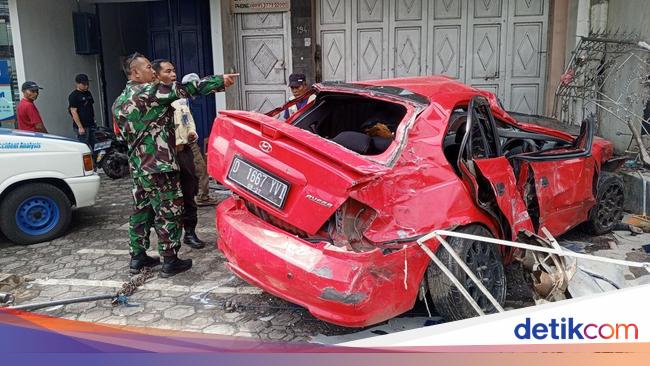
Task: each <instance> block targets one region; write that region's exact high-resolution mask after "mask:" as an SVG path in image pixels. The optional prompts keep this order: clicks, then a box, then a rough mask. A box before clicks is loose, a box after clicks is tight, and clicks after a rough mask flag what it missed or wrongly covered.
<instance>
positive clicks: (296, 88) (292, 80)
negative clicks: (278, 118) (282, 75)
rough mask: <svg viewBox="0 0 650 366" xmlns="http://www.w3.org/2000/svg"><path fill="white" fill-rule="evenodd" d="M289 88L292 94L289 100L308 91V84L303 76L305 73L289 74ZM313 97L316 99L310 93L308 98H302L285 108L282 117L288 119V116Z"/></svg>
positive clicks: (311, 100)
mask: <svg viewBox="0 0 650 366" xmlns="http://www.w3.org/2000/svg"><path fill="white" fill-rule="evenodd" d="M289 89H291V94H293V96H292V97H291V98H289V100H294V99H296V98H300V97H302V96H303V95H305V93H307V92H308V91H309V86H307V78H306V77H305V74H291V75H289ZM314 99H316V95H315V94H312V95H310V96H309V98H307V99H303V100H301V101H299V102H298V103H296V104H294V105H292V106H291V107H289V108H287V109H286V110H285V111H284V119H289V117H291V116H292V115H293V114H295V113H296V112H298V111H299V110H301V109H302V108H303V107H304V106H305V105H307V104H309V103H311V102H313V101H314Z"/></svg>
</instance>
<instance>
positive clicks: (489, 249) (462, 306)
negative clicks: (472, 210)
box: [427, 225, 506, 321]
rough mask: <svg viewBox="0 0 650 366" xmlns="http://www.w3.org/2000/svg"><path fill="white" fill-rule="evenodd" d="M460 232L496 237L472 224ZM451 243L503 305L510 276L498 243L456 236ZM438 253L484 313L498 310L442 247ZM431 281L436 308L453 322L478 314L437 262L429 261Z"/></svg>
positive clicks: (428, 271)
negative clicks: (506, 273)
mask: <svg viewBox="0 0 650 366" xmlns="http://www.w3.org/2000/svg"><path fill="white" fill-rule="evenodd" d="M458 231H459V232H462V233H466V234H472V235H479V236H486V237H492V235H491V234H490V232H489V231H488V230H487V229H486V228H484V227H483V226H480V225H469V226H466V227H463V228H460V229H459V230H458ZM447 242H448V243H449V244H450V245H451V246H452V247H453V248H454V249H455V251H456V253H457V254H458V255H459V256H460V257H461V258H462V259H463V260H464V261H465V263H466V264H467V266H468V267H469V268H471V269H472V271H473V272H474V274H475V275H476V276H477V277H478V278H479V279H481V281H482V282H483V285H484V286H485V287H486V288H487V289H488V290H489V291H490V293H491V294H492V296H494V298H495V299H496V300H497V301H498V302H499V304H503V302H504V301H505V298H506V275H505V270H504V268H503V261H502V259H501V254H500V253H499V250H498V249H497V247H496V245H495V244H490V243H485V242H481V241H474V240H468V239H461V238H456V237H449V238H447ZM436 256H438V258H439V259H440V261H442V263H444V264H445V266H447V268H449V269H450V270H451V272H452V273H453V274H454V276H455V277H456V278H458V280H459V281H460V283H462V284H464V287H465V288H466V289H467V291H468V292H469V293H470V295H472V298H474V300H475V301H476V302H477V303H478V305H479V306H480V307H481V309H483V312H485V313H486V314H487V313H493V312H496V309H495V308H494V306H493V305H492V303H490V301H489V300H488V299H487V297H485V295H483V293H482V292H481V291H480V290H479V288H478V287H477V286H476V284H474V282H473V281H472V280H471V279H470V278H469V277H468V276H467V275H466V274H465V272H464V271H463V270H462V269H461V268H460V266H459V265H458V264H456V261H454V259H453V258H451V256H450V255H449V254H448V253H447V251H446V250H445V249H444V248H443V247H442V246H441V247H440V249H439V250H438V251H437V253H436ZM427 283H428V285H429V293H430V294H431V299H432V300H433V304H434V306H435V308H436V310H437V311H438V313H439V314H440V315H441V316H442V317H443V318H445V319H446V320H449V321H453V320H460V319H466V318H471V317H475V316H478V314H477V313H476V311H475V310H474V308H473V307H472V306H471V305H470V304H469V302H467V300H466V299H465V297H463V295H462V294H461V293H460V291H458V289H457V288H456V286H455V285H454V284H453V283H452V282H451V280H449V278H447V276H446V275H445V274H444V273H442V271H441V270H440V269H439V268H438V267H437V266H436V265H435V264H434V263H433V262H432V263H430V264H429V268H428V269H427Z"/></svg>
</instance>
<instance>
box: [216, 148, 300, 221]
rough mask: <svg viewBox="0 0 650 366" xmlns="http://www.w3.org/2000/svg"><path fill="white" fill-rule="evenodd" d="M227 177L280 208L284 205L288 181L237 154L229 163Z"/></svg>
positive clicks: (288, 186) (287, 191)
mask: <svg viewBox="0 0 650 366" xmlns="http://www.w3.org/2000/svg"><path fill="white" fill-rule="evenodd" d="M228 179H230V180H231V181H233V182H235V183H237V184H238V185H239V186H241V187H242V188H244V189H245V190H247V191H249V192H250V193H252V194H254V195H255V196H257V197H259V198H261V199H263V200H265V201H266V202H268V203H270V204H272V205H273V206H275V207H277V208H280V209H281V208H283V207H284V203H285V202H286V200H287V193H289V188H290V185H289V183H287V182H285V181H283V180H281V179H279V178H277V177H276V176H274V175H272V174H270V173H268V172H267V171H265V170H263V169H261V168H258V167H256V166H255V165H253V164H251V163H248V162H246V161H244V160H243V159H241V158H240V157H237V156H236V157H235V158H234V159H233V160H232V164H231V165H230V170H229V171H228Z"/></svg>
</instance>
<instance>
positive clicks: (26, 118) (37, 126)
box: [17, 81, 47, 133]
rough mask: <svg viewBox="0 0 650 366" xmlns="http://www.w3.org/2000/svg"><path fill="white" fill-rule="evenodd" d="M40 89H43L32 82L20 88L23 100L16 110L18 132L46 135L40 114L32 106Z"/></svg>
mask: <svg viewBox="0 0 650 366" xmlns="http://www.w3.org/2000/svg"><path fill="white" fill-rule="evenodd" d="M41 89H43V88H41V87H40V86H38V84H36V83H35V82H33V81H26V82H24V83H23V86H22V88H21V90H22V92H23V99H21V100H20V103H18V108H17V115H18V129H19V130H24V131H31V132H42V133H47V129H46V128H45V125H44V124H43V119H42V118H41V114H40V113H39V112H38V109H37V108H36V105H35V104H34V101H36V99H37V98H38V94H39V91H40V90H41Z"/></svg>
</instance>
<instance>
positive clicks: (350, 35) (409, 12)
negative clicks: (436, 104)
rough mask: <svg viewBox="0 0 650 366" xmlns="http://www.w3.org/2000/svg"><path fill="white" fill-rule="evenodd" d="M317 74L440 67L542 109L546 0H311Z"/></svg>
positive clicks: (422, 71) (342, 76) (330, 76)
mask: <svg viewBox="0 0 650 366" xmlns="http://www.w3.org/2000/svg"><path fill="white" fill-rule="evenodd" d="M316 12H317V20H316V24H317V27H318V29H317V34H318V36H317V42H318V44H319V45H320V47H321V60H320V62H321V70H322V78H323V80H346V81H354V80H370V79H381V78H388V77H404V76H419V75H431V74H443V75H448V76H451V77H454V78H457V79H459V80H461V81H463V82H465V83H467V84H470V85H473V86H476V87H479V88H482V89H487V90H490V91H492V92H494V93H496V94H497V95H498V96H499V97H500V98H501V99H502V100H503V101H504V104H505V106H506V108H507V109H509V110H513V111H517V112H523V113H532V114H536V113H538V112H540V111H541V110H542V109H543V102H544V86H545V79H546V75H545V70H546V44H547V29H548V0H353V1H344V0H318V1H317V6H316Z"/></svg>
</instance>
